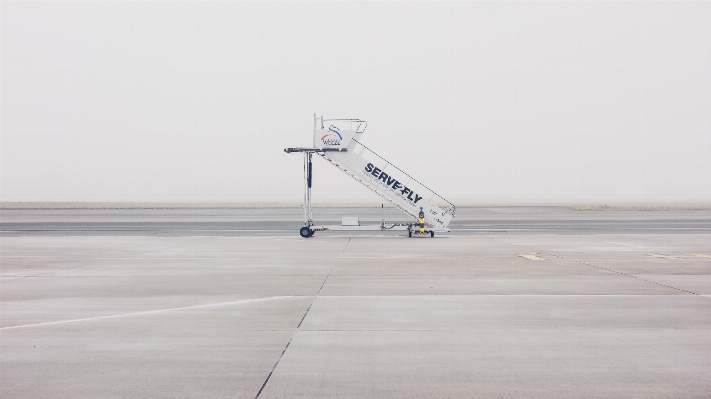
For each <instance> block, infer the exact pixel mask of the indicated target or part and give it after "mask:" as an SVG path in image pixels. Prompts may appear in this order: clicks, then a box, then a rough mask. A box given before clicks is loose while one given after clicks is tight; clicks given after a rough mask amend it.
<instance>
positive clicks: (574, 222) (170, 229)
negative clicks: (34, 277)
mask: <svg viewBox="0 0 711 399" xmlns="http://www.w3.org/2000/svg"><path fill="white" fill-rule="evenodd" d="M344 215H354V216H359V218H360V222H361V225H377V224H379V223H380V222H381V221H383V220H384V221H385V222H387V223H411V222H412V220H411V219H408V218H407V217H406V216H405V215H404V214H403V213H402V212H400V211H399V210H397V209H395V208H384V209H380V208H315V209H314V210H313V217H314V222H315V223H316V224H318V225H324V224H325V225H340V224H341V216H344ZM303 225H304V217H303V211H302V210H301V209H299V208H275V209H113V210H110V209H101V210H90V209H73V210H57V209H46V210H6V209H3V210H0V236H27V235H39V236H65V235H72V236H76V235H89V236H97V235H102V236H103V235H108V236H116V235H122V236H127V235H157V236H206V235H208V236H258V235H262V236H274V235H279V236H292V235H294V234H295V232H297V233H298V231H299V228H301V226H303ZM450 228H451V230H452V232H451V233H450V235H472V234H497V233H502V234H505V233H515V234H601V233H630V234H631V233H639V234H649V233H657V234H677V233H684V234H696V233H704V234H711V211H709V210H706V211H703V210H700V211H576V210H574V209H571V208H567V207H501V208H459V209H457V210H456V215H455V217H454V219H453V220H452V223H451V224H450ZM331 234H333V233H331ZM347 234H351V235H353V234H359V233H356V232H352V233H347ZM365 234H366V235H368V234H372V232H368V233H365ZM383 234H389V235H393V234H403V233H402V232H400V233H396V232H387V231H385V232H383Z"/></svg>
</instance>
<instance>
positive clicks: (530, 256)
mask: <svg viewBox="0 0 711 399" xmlns="http://www.w3.org/2000/svg"><path fill="white" fill-rule="evenodd" d="M519 256H520V257H522V258H526V259H528V260H545V259H543V258H539V257H538V256H536V255H528V254H523V255H519Z"/></svg>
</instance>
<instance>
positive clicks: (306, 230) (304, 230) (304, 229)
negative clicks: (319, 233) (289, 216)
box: [299, 226, 313, 238]
mask: <svg viewBox="0 0 711 399" xmlns="http://www.w3.org/2000/svg"><path fill="white" fill-rule="evenodd" d="M312 232H313V231H312V230H311V229H310V228H308V227H306V226H304V227H302V228H301V230H299V235H300V236H302V237H304V238H309V237H311V233H312Z"/></svg>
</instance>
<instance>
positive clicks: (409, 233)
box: [407, 229, 412, 237]
mask: <svg viewBox="0 0 711 399" xmlns="http://www.w3.org/2000/svg"><path fill="white" fill-rule="evenodd" d="M407 236H408V237H412V230H410V229H407Z"/></svg>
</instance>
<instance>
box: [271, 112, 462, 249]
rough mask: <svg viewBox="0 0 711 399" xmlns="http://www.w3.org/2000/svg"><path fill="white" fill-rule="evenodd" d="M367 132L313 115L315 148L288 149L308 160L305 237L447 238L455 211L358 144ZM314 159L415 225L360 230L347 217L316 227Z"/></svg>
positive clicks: (359, 124)
mask: <svg viewBox="0 0 711 399" xmlns="http://www.w3.org/2000/svg"><path fill="white" fill-rule="evenodd" d="M319 121H320V124H319V123H318V122H319ZM319 125H320V128H318V126H319ZM366 127H367V123H366V122H365V121H362V120H360V119H323V116H322V117H320V118H317V117H316V115H315V114H314V136H313V147H310V148H286V149H284V151H285V152H287V153H292V152H302V153H303V154H304V227H302V228H301V230H300V231H299V233H300V234H301V236H302V237H304V238H308V237H311V236H313V235H314V232H316V231H326V230H338V231H363V230H366V231H383V230H402V231H405V230H406V231H407V232H408V236H409V237H412V236H413V235H416V236H417V235H420V236H425V235H429V236H430V237H434V233H435V232H448V231H449V228H448V227H447V226H449V222H450V221H451V220H452V217H454V205H453V204H452V203H451V202H449V201H447V200H445V199H444V198H442V197H441V196H440V195H439V194H437V193H435V192H434V191H432V190H430V189H429V188H427V187H426V186H425V185H424V184H422V183H420V182H419V181H417V180H415V178H413V177H412V176H410V175H408V174H407V173H405V172H403V171H402V170H401V169H399V168H398V167H396V166H395V165H393V164H391V163H390V162H388V161H386V160H385V159H384V158H383V157H381V156H380V155H378V154H376V153H375V152H373V151H372V150H371V149H369V148H368V147H366V146H364V145H363V144H361V142H360V138H361V136H362V135H363V132H364V131H365V128H366ZM313 154H318V155H320V156H321V158H323V159H325V160H326V161H328V162H329V163H331V164H332V165H334V166H336V167H337V168H338V169H340V170H341V171H343V172H344V173H345V174H347V175H348V176H350V177H352V178H353V179H355V180H356V181H358V182H359V183H361V184H363V185H364V186H365V187H367V188H368V189H369V190H371V191H373V192H374V193H376V194H377V195H379V196H380V197H382V198H383V199H385V200H386V201H388V202H389V203H391V204H393V205H394V206H395V207H397V208H398V209H400V210H401V211H402V212H403V213H405V214H406V215H408V216H409V217H411V218H413V219H414V221H413V222H412V223H391V224H386V223H385V221H382V222H381V223H380V224H379V225H372V226H360V225H359V223H358V221H357V218H352V217H345V216H344V217H343V223H342V224H341V225H340V226H316V225H314V223H313V217H312V214H311V183H312V181H313V179H312V177H313V173H312V166H311V157H312V155H313Z"/></svg>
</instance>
